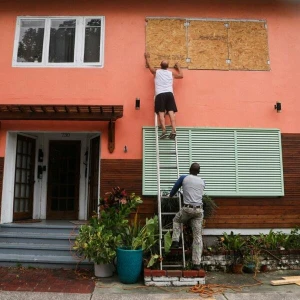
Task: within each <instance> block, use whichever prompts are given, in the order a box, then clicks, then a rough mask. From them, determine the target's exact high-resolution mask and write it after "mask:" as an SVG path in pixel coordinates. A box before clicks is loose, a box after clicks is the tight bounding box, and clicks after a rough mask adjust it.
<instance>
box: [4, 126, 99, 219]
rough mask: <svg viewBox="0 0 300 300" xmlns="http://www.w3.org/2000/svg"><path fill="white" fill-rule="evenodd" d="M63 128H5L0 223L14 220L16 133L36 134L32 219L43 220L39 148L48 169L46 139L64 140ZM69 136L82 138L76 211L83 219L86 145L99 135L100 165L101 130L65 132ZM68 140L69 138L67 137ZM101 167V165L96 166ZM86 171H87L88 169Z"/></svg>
mask: <svg viewBox="0 0 300 300" xmlns="http://www.w3.org/2000/svg"><path fill="white" fill-rule="evenodd" d="M65 133H66V132H64V131H59V132H53V131H30V130H28V131H26V132H21V131H7V132H6V147H5V158H4V173H3V188H2V205H1V219H0V223H11V222H12V221H13V197H14V185H15V178H14V168H15V163H16V147H17V135H18V134H21V135H24V136H28V137H35V138H36V139H37V141H36V158H35V159H36V164H35V178H36V181H35V186H34V199H33V216H32V218H34V219H42V220H43V219H46V209H47V202H46V199H47V171H46V172H44V174H43V178H42V179H40V180H37V177H36V174H37V168H38V164H39V163H37V157H38V149H42V150H43V152H44V161H43V165H46V168H47V170H48V157H49V140H50V139H51V140H53V139H54V140H60V139H61V140H64V139H66V137H64V136H62V134H65ZM67 133H70V134H71V135H72V139H75V140H80V141H81V149H80V187H79V212H78V219H79V220H86V218H87V214H88V180H87V179H86V178H85V165H84V162H85V155H84V154H85V152H86V150H87V148H89V141H90V138H91V137H95V136H97V135H99V136H100V151H99V156H100V160H99V164H100V165H101V132H99V131H96V130H95V131H81V132H80V131H76V132H74V131H68V132H67ZM69 139H70V140H71V138H69ZM99 170H100V167H99ZM88 171H89V170H88ZM99 193H100V175H99Z"/></svg>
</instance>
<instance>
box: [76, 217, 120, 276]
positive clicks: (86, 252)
mask: <svg viewBox="0 0 300 300" xmlns="http://www.w3.org/2000/svg"><path fill="white" fill-rule="evenodd" d="M121 242H122V239H121V236H120V235H119V234H117V235H116V234H115V233H114V232H113V231H112V230H110V229H108V228H106V226H105V225H104V224H102V223H101V220H100V219H98V216H97V215H96V216H94V217H93V218H92V219H91V220H90V221H89V224H86V225H82V226H81V227H80V229H79V234H78V236H77V237H76V239H75V243H74V246H73V249H74V250H75V251H76V254H77V255H78V256H79V257H80V258H83V259H88V260H89V261H93V262H94V265H95V275H96V276H97V277H109V276H112V275H113V269H114V268H113V265H112V263H113V260H114V258H115V256H116V249H117V247H118V246H119V245H120V244H121Z"/></svg>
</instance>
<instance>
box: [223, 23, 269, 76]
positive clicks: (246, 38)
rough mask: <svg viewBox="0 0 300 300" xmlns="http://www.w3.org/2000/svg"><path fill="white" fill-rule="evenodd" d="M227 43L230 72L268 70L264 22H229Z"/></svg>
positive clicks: (266, 38)
mask: <svg viewBox="0 0 300 300" xmlns="http://www.w3.org/2000/svg"><path fill="white" fill-rule="evenodd" d="M228 41H229V58H230V60H231V63H230V69H231V70H259V71H264V70H265V71H267V70H270V65H269V64H268V60H269V55H268V35H267V30H266V28H265V23H264V22H246V21H245V22H244V21H243V22H236V21H234V22H229V29H228Z"/></svg>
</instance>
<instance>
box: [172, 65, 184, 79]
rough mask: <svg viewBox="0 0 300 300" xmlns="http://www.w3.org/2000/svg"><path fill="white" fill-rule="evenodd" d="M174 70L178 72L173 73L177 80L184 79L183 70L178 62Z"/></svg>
mask: <svg viewBox="0 0 300 300" xmlns="http://www.w3.org/2000/svg"><path fill="white" fill-rule="evenodd" d="M174 69H175V70H176V72H174V71H172V73H173V77H174V78H176V79H182V78H183V73H182V70H181V68H180V65H179V63H178V62H177V63H176V64H175V66H174Z"/></svg>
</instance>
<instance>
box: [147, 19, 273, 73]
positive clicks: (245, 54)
mask: <svg viewBox="0 0 300 300" xmlns="http://www.w3.org/2000/svg"><path fill="white" fill-rule="evenodd" d="M266 28H267V26H266V22H265V21H260V20H254V21H253V20H250V21H244V20H243V21H241V20H224V19H222V20H217V19H216V20H214V19H213V20H200V19H199V20H197V19H187V18H186V19H176V18H170V19H166V18H162V19H158V18H155V19H154V18H149V19H147V27H146V50H147V52H149V53H150V60H151V63H152V65H153V66H154V67H157V68H159V67H160V62H161V61H162V60H168V61H169V66H170V67H172V66H173V65H174V63H175V62H177V61H178V62H180V64H181V66H182V67H187V68H188V69H199V70H205V69H207V70H258V71H268V70H270V64H269V53H268V35H267V29H266Z"/></svg>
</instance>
